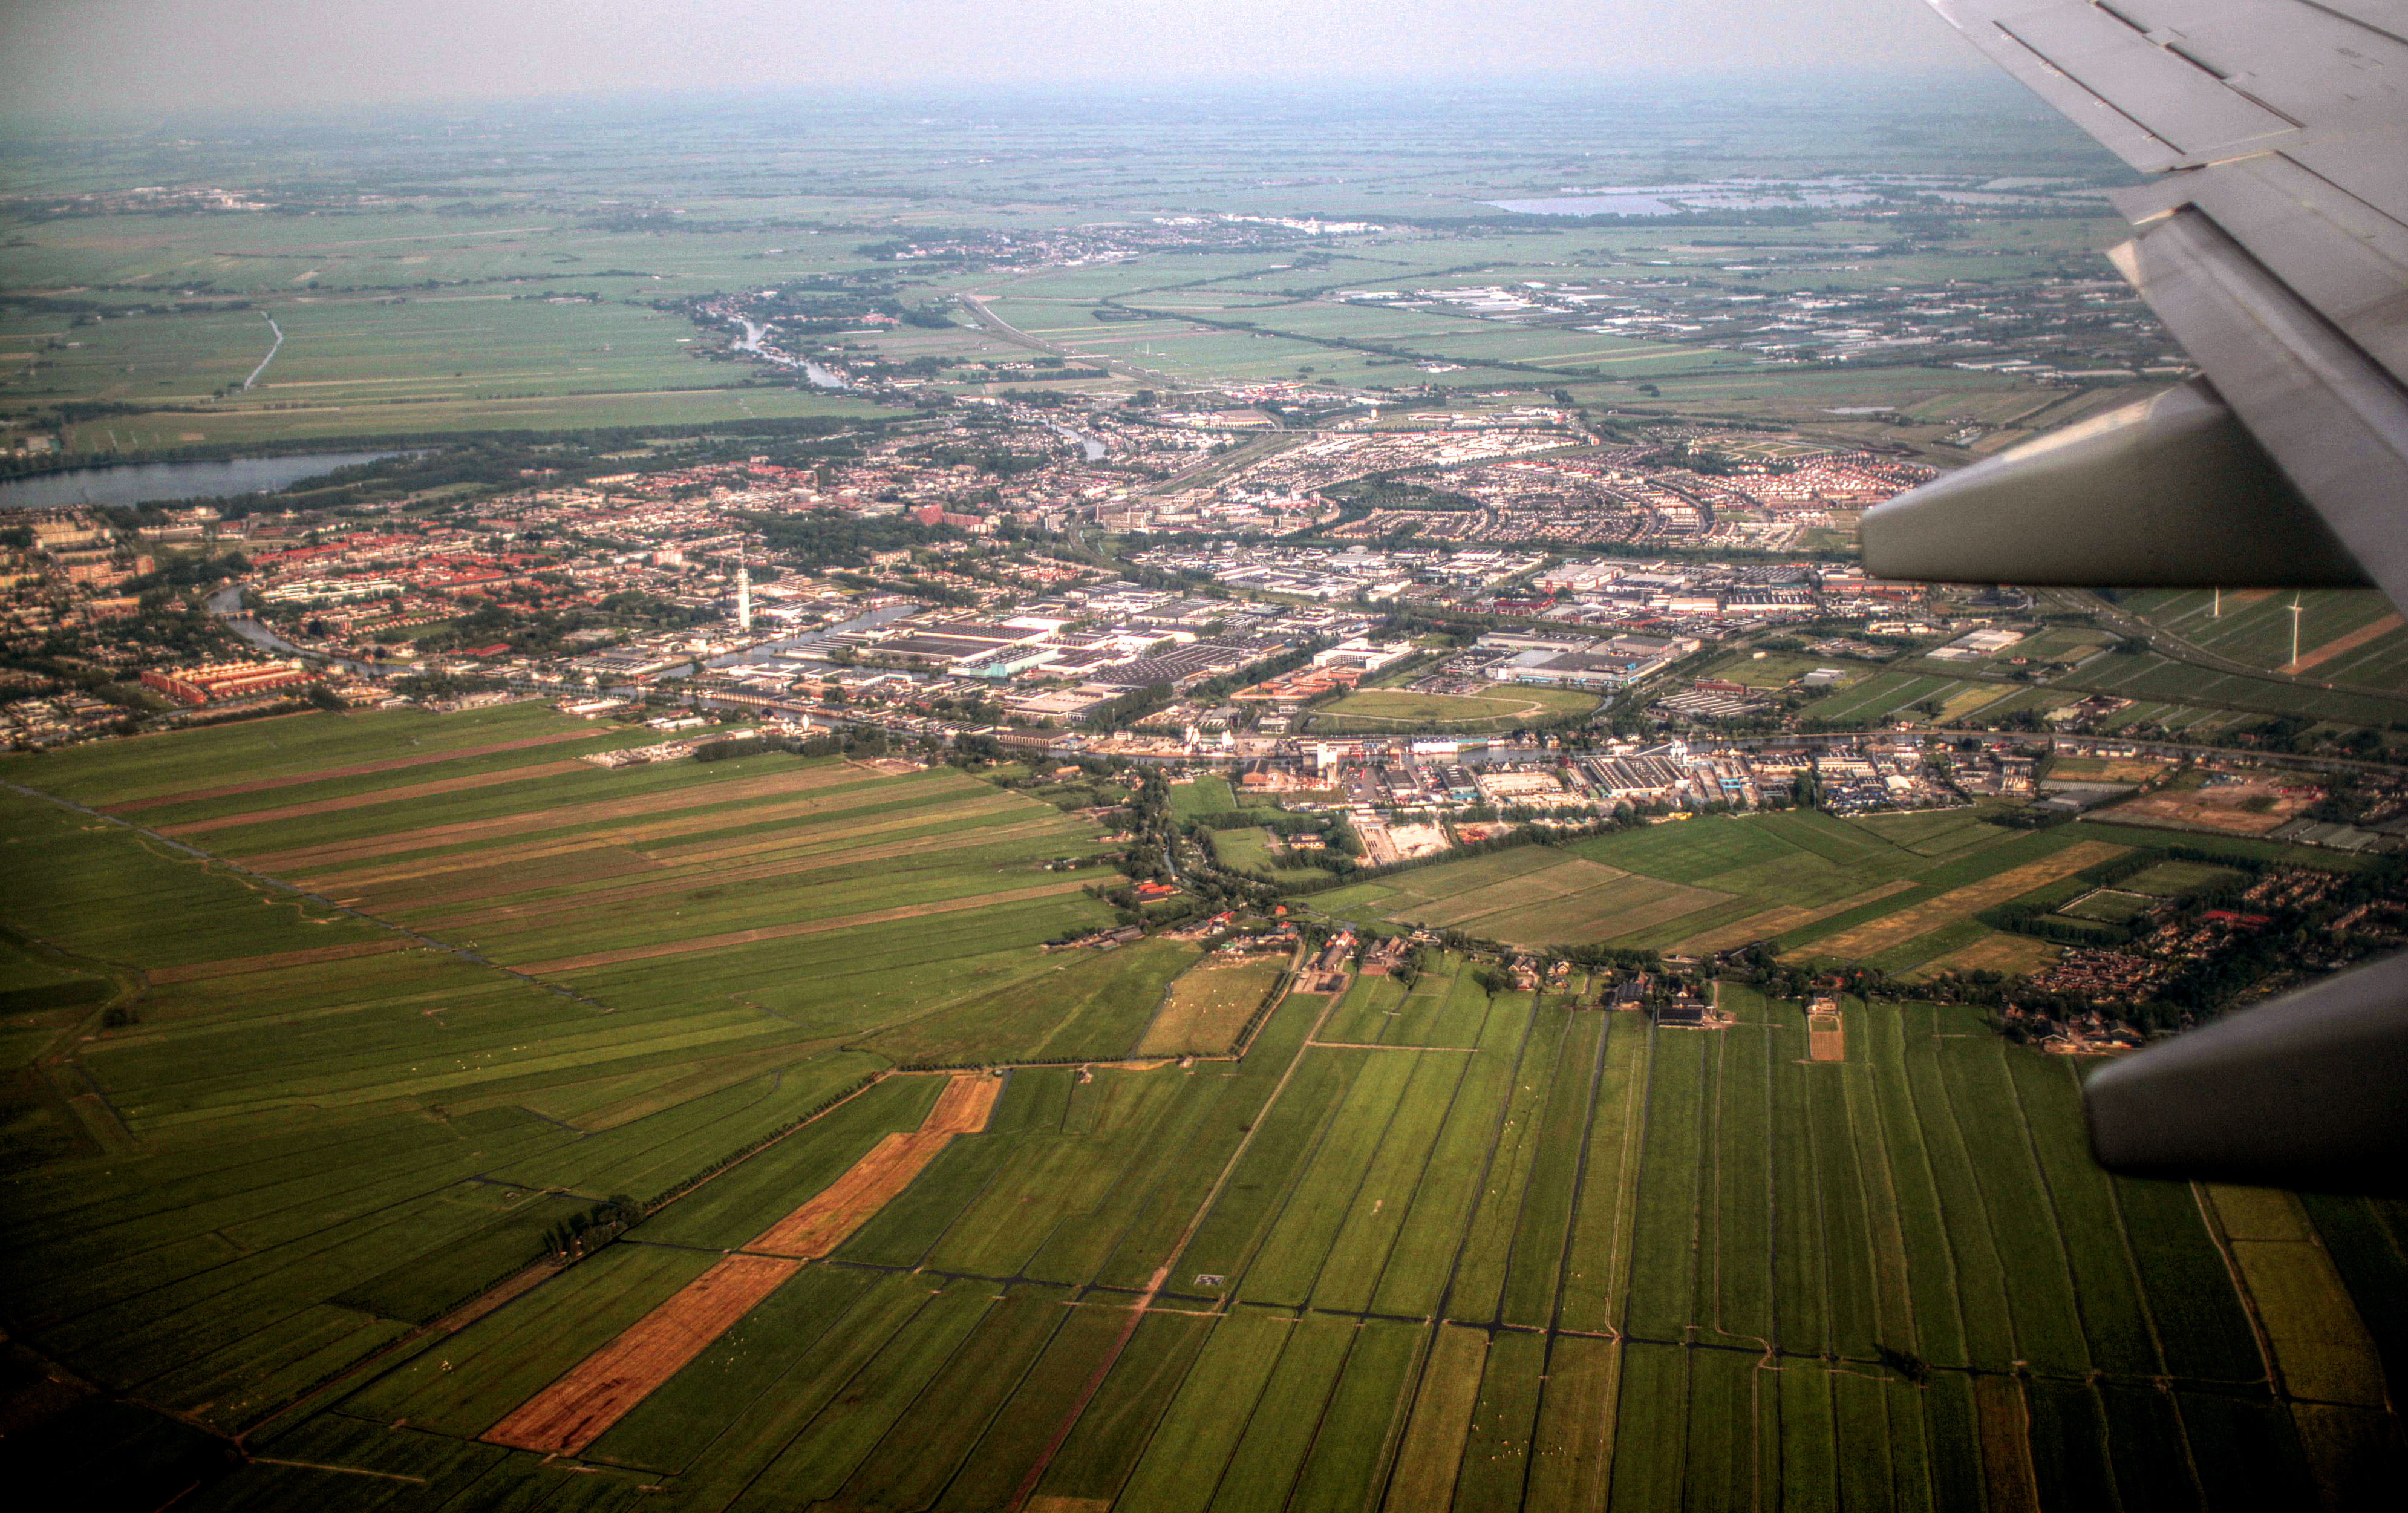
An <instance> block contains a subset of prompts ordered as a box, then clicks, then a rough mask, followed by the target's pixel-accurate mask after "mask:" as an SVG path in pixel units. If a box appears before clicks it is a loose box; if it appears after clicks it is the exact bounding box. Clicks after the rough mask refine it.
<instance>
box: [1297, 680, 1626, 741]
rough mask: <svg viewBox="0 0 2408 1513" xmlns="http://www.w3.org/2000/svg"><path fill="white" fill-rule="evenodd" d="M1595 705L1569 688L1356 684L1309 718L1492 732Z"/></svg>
mask: <svg viewBox="0 0 2408 1513" xmlns="http://www.w3.org/2000/svg"><path fill="white" fill-rule="evenodd" d="M1595 708H1597V696H1596V695H1595V694H1584V693H1579V692H1576V691H1574V690H1572V689H1569V688H1516V687H1499V688H1498V689H1497V691H1496V692H1494V693H1488V694H1477V695H1470V694H1416V693H1408V692H1406V691H1404V690H1402V689H1398V688H1358V689H1356V690H1355V692H1353V693H1351V694H1348V695H1347V696H1346V697H1345V698H1343V699H1339V700H1338V701H1337V702H1336V703H1334V704H1331V705H1330V706H1329V707H1328V708H1326V709H1325V710H1323V711H1321V712H1320V713H1316V714H1315V715H1314V716H1313V718H1312V728H1313V729H1315V730H1316V731H1320V732H1322V733H1324V734H1330V735H1341V734H1377V733H1378V732H1380V731H1383V730H1464V731H1472V732H1478V733H1485V734H1493V733H1495V732H1497V731H1500V730H1511V729H1514V728H1519V727H1522V726H1527V725H1532V724H1545V723H1548V722H1550V721H1554V720H1558V719H1561V718H1563V717H1565V716H1567V715H1575V714H1585V713H1588V712H1589V711H1591V710H1593V709H1595Z"/></svg>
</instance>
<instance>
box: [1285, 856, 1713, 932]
mask: <svg viewBox="0 0 2408 1513" xmlns="http://www.w3.org/2000/svg"><path fill="white" fill-rule="evenodd" d="M1728 898H1729V895H1727V894H1723V893H1714V892H1710V891H1707V890H1705V889H1701V888H1693V887H1684V886H1681V885H1679V884H1677V883H1670V882H1664V881H1661V880H1658V879H1655V878H1648V877H1640V876H1636V875H1634V874H1632V873H1629V872H1622V871H1620V870H1618V869H1616V868H1613V867H1606V866H1600V865H1598V864H1597V863H1595V862H1592V861H1587V860H1584V859H1582V858H1581V857H1566V856H1563V855H1562V854H1561V853H1558V852H1555V851H1550V850H1545V849H1542V848H1538V847H1529V848H1525V849H1522V850H1516V851H1503V852H1497V853H1494V854H1492V855H1490V856H1486V857H1474V858H1472V859H1470V860H1469V861H1461V862H1449V863H1445V864H1442V865H1440V866H1436V867H1425V868H1421V869H1419V870H1417V871H1414V872H1406V873H1404V874H1402V875H1400V876H1398V877H1395V878H1387V879H1382V880H1380V881H1377V882H1370V883H1358V884H1355V885H1352V886H1347V887H1342V888H1338V889H1335V890H1333V891H1330V892H1327V893H1319V894H1315V895H1313V896H1312V902H1313V905H1314V907H1316V908H1319V909H1322V910H1325V911H1326V912H1327V913H1330V914H1333V915H1338V916H1340V917H1341V918H1346V919H1352V920H1355V921H1358V922H1365V923H1369V922H1373V921H1410V922H1412V923H1414V924H1426V925H1431V926H1436V927H1439V928H1441V929H1459V930H1462V931H1464V932H1466V933H1467V934H1470V935H1476V936H1483V937H1486V938H1489V939H1493V940H1502V941H1511V942H1513V943H1515V944H1529V945H1544V944H1574V943H1578V942H1583V941H1593V940H1599V939H1608V938H1612V937H1614V936H1619V935H1625V934H1628V933H1630V932H1632V931H1634V930H1641V929H1647V928H1648V927H1650V926H1653V925H1657V924H1660V923H1662V922H1664V921H1666V920H1670V919H1677V918H1680V917H1683V916H1684V915H1691V914H1694V913H1696V912H1697V911H1699V910H1700V909H1704V908H1706V907H1708V906H1710V905H1713V904H1716V903H1721V902H1725V901H1727V899H1728Z"/></svg>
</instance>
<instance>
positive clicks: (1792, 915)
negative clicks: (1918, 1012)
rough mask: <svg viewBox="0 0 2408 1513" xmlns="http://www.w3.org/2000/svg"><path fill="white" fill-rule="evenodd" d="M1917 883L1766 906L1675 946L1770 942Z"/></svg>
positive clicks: (1686, 951)
mask: <svg viewBox="0 0 2408 1513" xmlns="http://www.w3.org/2000/svg"><path fill="white" fill-rule="evenodd" d="M1913 886H1914V884H1913V883H1911V882H1908V881H1906V880H1905V879H1904V878H1900V879H1898V880H1897V881H1895V882H1888V883H1884V884H1883V885H1882V886H1879V887H1877V888H1871V889H1868V890H1866V891H1865V892H1862V893H1853V894H1850V895H1849V896H1848V897H1846V898H1844V899H1842V900H1841V901H1838V902H1837V903H1827V904H1824V905H1822V906H1821V907H1820V908H1813V909H1810V908H1808V907H1806V906H1805V905H1803V904H1796V903H1788V904H1783V905H1782V906H1781V907H1780V908H1778V909H1767V910H1765V911H1764V912H1763V913H1762V914H1756V915H1748V916H1747V917H1746V918H1745V919H1734V920H1732V921H1731V922H1730V923H1729V924H1727V925H1718V926H1716V927H1715V928H1714V929H1710V930H1705V931H1703V932H1701V933H1699V934H1696V935H1692V936H1690V937H1689V938H1688V939H1687V940H1685V941H1683V942H1682V943H1681V944H1679V945H1677V946H1675V947H1674V948H1673V949H1675V950H1677V951H1679V952H1680V953H1681V954H1682V955H1683V956H1698V955H1701V954H1704V955H1711V954H1712V953H1713V952H1716V951H1727V950H1729V949H1731V947H1733V946H1736V945H1745V944H1748V943H1749V942H1751V941H1769V940H1770V939H1771V938H1772V937H1773V936H1775V935H1779V934H1782V933H1784V932H1785V931H1787V930H1793V929H1797V928H1798V927H1799V926H1800V925H1811V924H1813V922H1814V921H1816V920H1817V919H1828V918H1830V917H1831V916H1832V915H1843V914H1846V913H1847V912H1848V911H1849V910H1851V909H1854V908H1856V907H1858V906H1859V905H1862V904H1868V903H1871V902H1873V901H1876V900H1879V899H1886V898H1888V897H1889V896H1890V895H1891V894H1893V893H1903V892H1905V891H1906V890H1907V889H1908V888H1911V887H1913Z"/></svg>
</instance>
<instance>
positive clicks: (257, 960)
mask: <svg viewBox="0 0 2408 1513" xmlns="http://www.w3.org/2000/svg"><path fill="white" fill-rule="evenodd" d="M419 944H423V942H419V941H414V940H410V939H409V938H408V937H406V936H399V935H394V936H389V937H387V938H386V939H384V940H380V941H353V942H351V943H350V944H346V945H320V946H314V947H312V948H311V949H309V950H307V951H279V952H277V953H276V954H275V955H273V956H245V957H236V958H233V959H231V960H227V961H195V962H193V963H192V964H190V965H188V966H181V967H152V968H151V969H150V971H149V972H147V973H144V975H145V976H147V977H149V978H150V981H151V982H153V983H156V984H163V985H164V984H166V983H196V982H201V981H203V980H205V979H208V978H210V977H243V976H248V975H250V974H251V973H255V972H281V971H282V970H283V969H285V968H286V967H308V966H315V965H316V964H318V963H319V962H321V961H348V960H350V959H351V958H353V957H364V956H383V955H384V954H386V953H387V952H389V951H407V950H409V948H410V947H412V946H414V945H419Z"/></svg>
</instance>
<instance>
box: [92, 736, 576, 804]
mask: <svg viewBox="0 0 2408 1513" xmlns="http://www.w3.org/2000/svg"><path fill="white" fill-rule="evenodd" d="M605 733H606V732H604V731H600V730H563V731H560V732H558V733H557V734H554V735H548V736H529V737H528V738H527V739H525V740H524V741H503V742H496V743H495V744H493V745H490V746H462V747H459V748H457V749H456V750H452V751H430V752H426V753H424V754H423V755H421V756H417V757H389V758H387V759H386V760H384V761H380V762H355V763H353V764H352V765H351V766H350V767H322V768H320V769H318V770H317V771H314V772H294V773H293V774H292V775H291V776H289V777H264V778H258V779H255V780H253V781H251V782H249V783H229V784H227V785H224V786H223V787H217V788H187V789H185V790H184V791H183V792H181V793H160V794H153V795H151V796H150V798H148V799H128V800H125V801H124V802H123V803H116V804H103V805H101V806H100V812H101V813H102V814H133V813H134V812H135V811H136V810H137V809H161V808H165V806H167V805H168V804H196V803H199V802H200V801H201V800H204V799H231V798H233V797H234V796H235V795H236V794H238V793H262V792H265V791H266V790H267V789H269V788H297V787H299V786H300V785H303V784H305V783H328V782H332V781H333V780H334V779H336V778H341V777H364V776H366V774H368V773H370V772H393V771H399V770H401V769H402V768H405V767H431V766H433V765H434V764H435V763H437V762H456V761H462V760H465V759H466V758H467V757H490V756H492V755H493V754H494V753H495V752H497V751H523V750H525V749H526V748H527V747H529V746H551V745H557V744H558V743H560V742H563V741H591V740H593V739H594V738H595V736H597V735H602V734H605Z"/></svg>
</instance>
